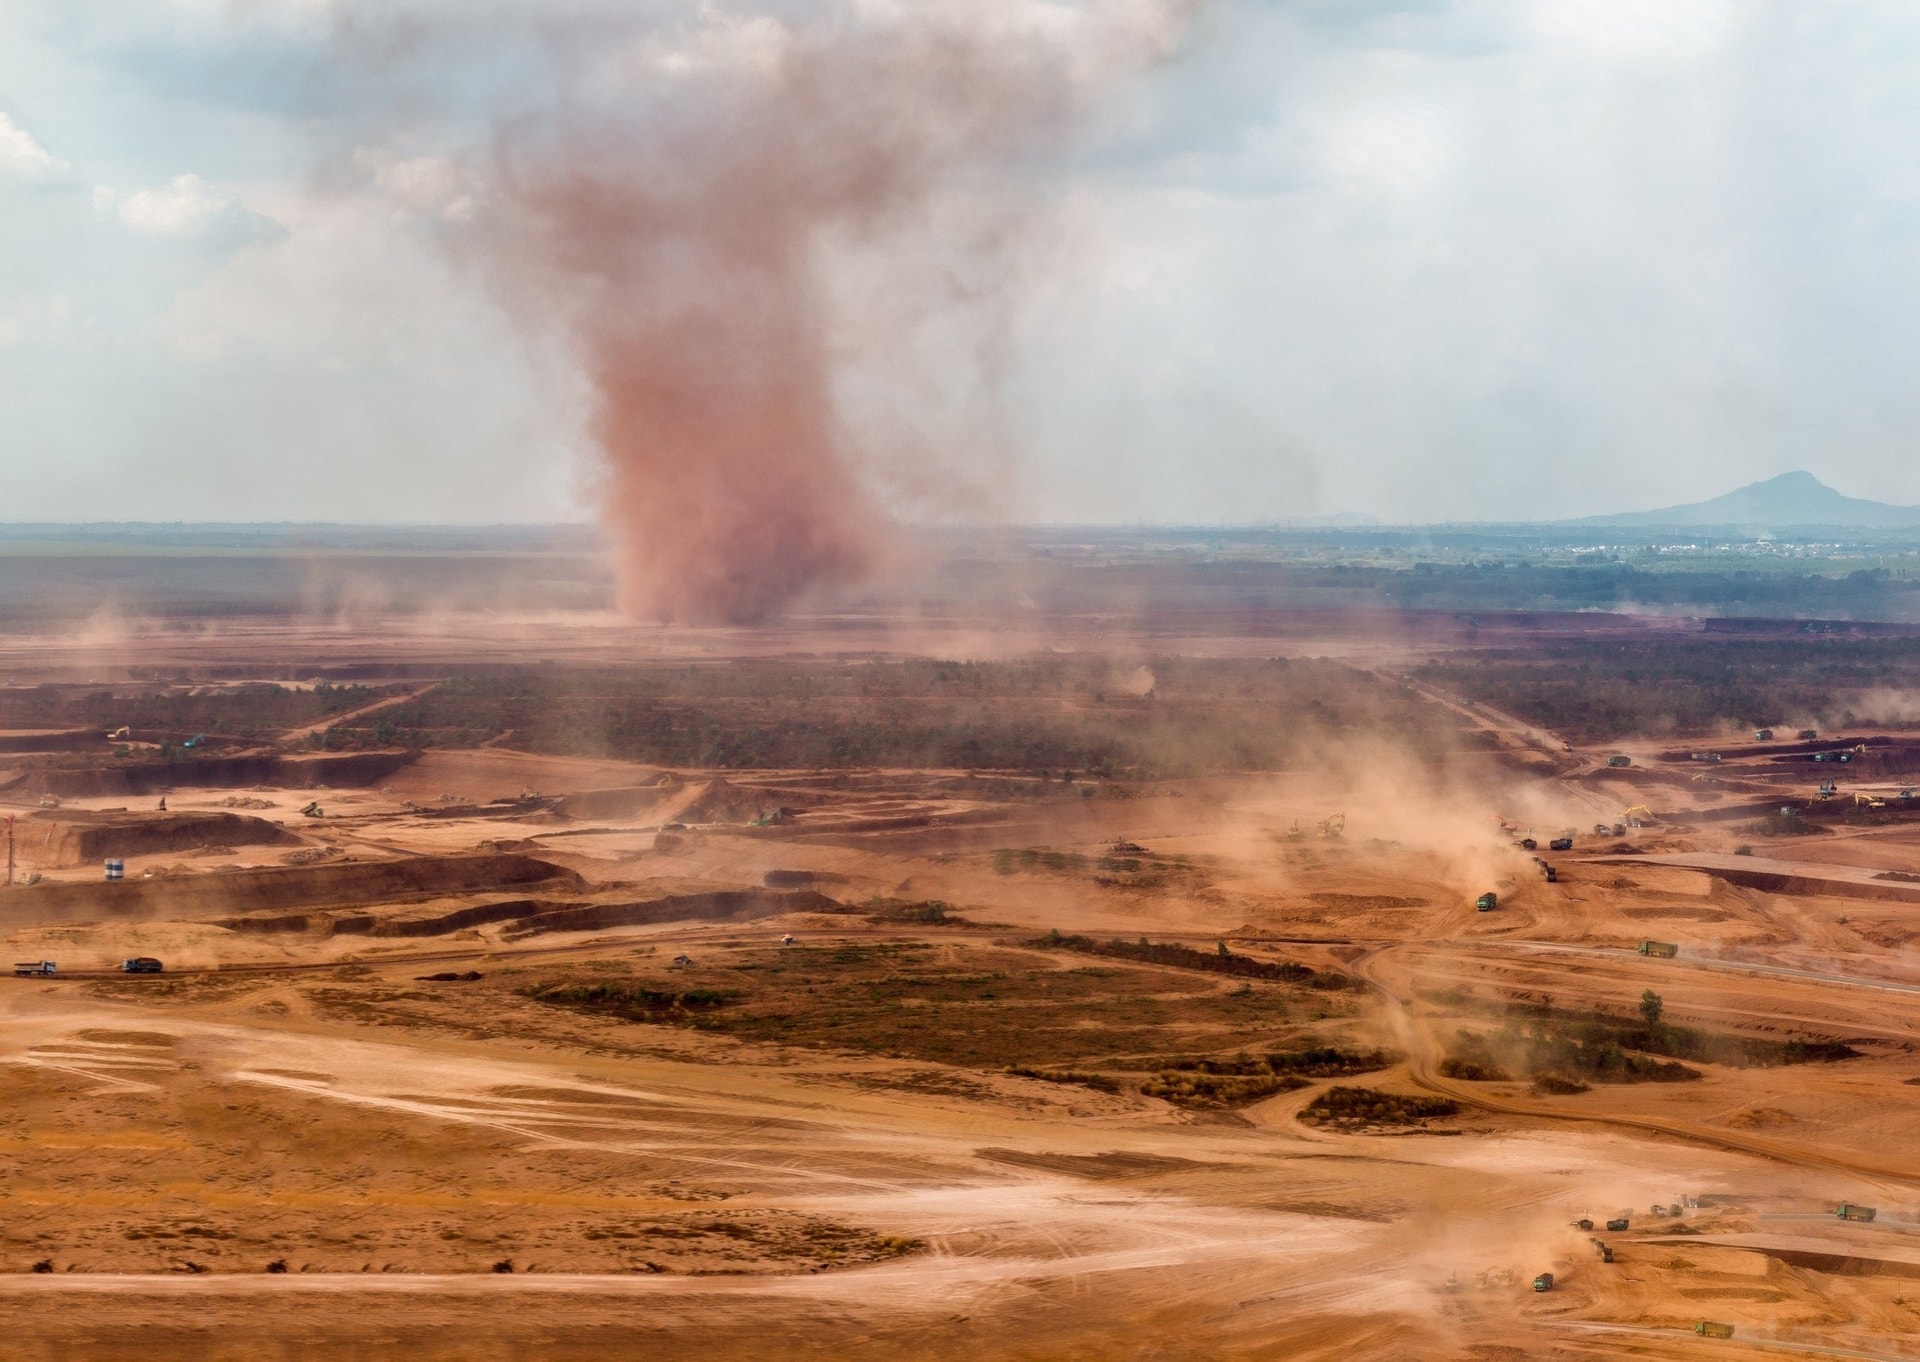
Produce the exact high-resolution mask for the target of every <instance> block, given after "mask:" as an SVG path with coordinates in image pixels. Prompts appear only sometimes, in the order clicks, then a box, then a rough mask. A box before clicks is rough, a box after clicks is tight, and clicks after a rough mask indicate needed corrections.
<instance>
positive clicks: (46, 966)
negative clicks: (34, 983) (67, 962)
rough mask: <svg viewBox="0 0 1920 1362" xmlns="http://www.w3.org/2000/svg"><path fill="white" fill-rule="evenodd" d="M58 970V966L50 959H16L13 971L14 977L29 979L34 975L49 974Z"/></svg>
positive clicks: (56, 972)
mask: <svg viewBox="0 0 1920 1362" xmlns="http://www.w3.org/2000/svg"><path fill="white" fill-rule="evenodd" d="M59 972H60V970H59V966H57V965H55V964H54V963H53V961H51V960H17V961H15V962H14V966H13V973H14V976H15V977H16V978H20V979H31V978H33V977H34V976H36V975H43V976H44V975H51V974H58V973H59Z"/></svg>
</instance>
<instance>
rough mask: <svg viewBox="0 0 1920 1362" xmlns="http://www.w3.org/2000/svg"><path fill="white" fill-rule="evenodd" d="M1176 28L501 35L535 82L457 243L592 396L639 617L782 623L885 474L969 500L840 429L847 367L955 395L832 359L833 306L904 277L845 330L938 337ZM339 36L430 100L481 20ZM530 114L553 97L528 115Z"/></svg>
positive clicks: (901, 25)
mask: <svg viewBox="0 0 1920 1362" xmlns="http://www.w3.org/2000/svg"><path fill="white" fill-rule="evenodd" d="M1192 8H1193V4H1192V3H1191V0H1120V2H1116V0H1092V3H1086V4H1078V5H1066V4H1051V3H1038V2H1037V0H1017V2H1016V3H1012V4H1005V5H986V6H981V5H974V4H970V3H956V4H948V3H925V4H914V5H893V4H888V3H879V2H878V0H841V2H840V3H829V4H821V5H811V6H806V7H786V8H780V9H769V8H767V7H764V6H762V7H759V8H756V9H751V10H750V9H744V8H743V9H738V10H722V9H720V8H718V7H715V6H711V5H700V6H697V7H696V6H693V5H676V6H670V7H666V8H665V9H662V8H660V7H650V8H636V7H633V6H625V7H620V8H618V9H612V10H607V11H604V12H595V11H592V10H587V11H580V10H565V11H549V12H546V13H542V12H540V11H539V9H538V7H535V9H533V10H530V11H526V12H524V13H521V14H520V17H518V18H515V17H514V15H515V14H516V13H518V12H516V11H512V10H509V11H505V12H499V13H495V14H493V15H491V16H489V17H490V19H491V20H492V22H494V23H495V24H496V25H500V24H501V23H503V22H504V23H505V24H507V25H509V26H511V25H514V24H518V25H520V26H521V27H523V28H524V29H525V34H524V36H525V38H526V39H527V46H528V47H530V48H532V49H533V50H537V51H539V52H541V53H542V54H544V55H543V58H542V59H543V60H544V61H545V62H547V63H549V64H550V68H551V69H550V70H549V71H548V72H547V79H546V81H545V82H544V83H541V82H533V83H523V84H521V85H516V86H515V88H514V90H513V95H512V98H511V99H503V108H502V110H501V111H500V113H499V114H498V115H497V122H496V129H495V133H494V137H493V141H492V145H491V146H490V147H489V148H487V149H486V151H485V152H484V153H483V154H479V155H477V156H476V157H474V158H472V159H474V160H475V161H476V162H477V163H479V164H484V165H486V166H487V167H488V169H487V170H486V171H485V172H484V174H485V177H486V179H487V180H488V181H489V182H490V183H489V184H488V185H487V193H486V194H485V196H484V201H483V203H484V206H483V207H482V208H481V210H480V211H479V212H478V213H477V214H476V215H475V216H474V219H473V221H472V223H471V224H470V225H469V226H468V227H467V228H466V229H465V230H462V231H460V232H458V233H455V234H454V235H453V238H452V239H453V241H454V244H455V245H456V247H457V249H458V250H459V252H460V254H461V255H462V257H463V259H465V260H467V261H469V262H473V263H477V265H478V266H479V268H480V269H481V271H482V272H483V274H484V275H485V277H486V278H487V279H488V281H489V282H490V284H491V285H493V286H494V287H495V288H496V290H497V291H498V293H499V295H500V296H501V297H502V298H503V299H504V300H506V302H507V305H508V308H509V311H510V312H511V314H512V315H513V317H514V318H515V321H516V323H517V324H518V325H519V326H521V327H522V328H523V329H524V330H527V331H528V332H529V333H530V335H531V336H533V337H538V338H553V337H557V338H558V339H559V340H560V341H561V343H562V344H563V346H564V347H565V348H566V350H567V351H568V352H569V353H570V355H571V356H572V358H573V359H574V360H575V362H577V364H578V365H579V367H580V370H581V372H582V374H583V376H584V378H585V379H586V381H587V383H588V384H589V386H590V390H591V394H592V411H591V416H590V420H589V432H590V435H591V437H592V440H593V442H594V445H595V446H596V448H597V452H598V454H599V455H600V457H601V472H602V474H603V477H602V479H601V483H600V486H599V488H598V489H597V495H598V497H599V499H600V502H601V513H602V519H603V521H604V524H605V525H606V527H607V529H608V530H609V531H610V533H611V535H612V537H613V539H614V541H615V544H616V546H617V554H618V561H619V576H620V586H621V602H622V605H623V606H624V607H625V608H626V609H627V610H629V611H630V612H632V613H633V614H635V615H638V616H642V617H650V618H659V619H669V620H679V621H686V622H723V623H751V622H753V621H756V620H761V619H765V618H767V617H769V616H772V615H776V614H778V613H779V612H781V611H782V610H783V609H785V608H787V607H788V606H790V605H791V604H792V603H794V602H795V601H796V600H797V599H798V598H800V597H801V596H802V595H803V594H804V593H805V592H806V591H807V590H808V589H809V588H811V587H814V586H816V585H835V584H846V583H850V582H854V581H858V580H860V579H861V578H862V577H863V576H864V575H865V574H867V573H869V572H870V571H871V570H872V569H873V568H874V567H875V565H876V563H877V562H878V561H879V560H880V559H881V558H882V557H883V556H884V555H885V552H886V546H887V542H888V537H889V536H888V525H889V511H890V510H891V509H892V508H891V507H889V506H888V505H887V504H886V500H885V497H884V496H883V495H882V494H881V490H880V489H878V488H877V487H876V486H875V482H876V478H875V477H874V476H873V470H874V469H875V468H877V467H884V466H885V465H886V463H887V462H888V460H889V459H892V460H893V461H894V462H895V463H896V465H899V464H904V463H907V462H912V461H921V462H924V461H926V460H929V459H933V460H940V461H944V462H946V463H947V464H949V465H950V466H951V468H952V469H955V470H958V471H959V472H960V475H961V476H962V478H964V476H965V470H966V469H967V467H968V464H969V454H970V453H971V451H969V450H966V449H951V448H947V449H941V448H926V447H923V448H917V449H887V448H875V447H874V446H875V445H876V444H884V443H885V442H886V437H885V436H882V435H878V434H877V433H876V432H874V431H870V430H866V429H863V428H862V426H861V422H860V420H859V419H858V418H856V417H852V416H850V415H849V414H848V413H847V411H846V410H845V406H846V404H845V403H844V402H843V401H842V400H841V397H840V393H839V391H838V389H839V388H840V387H841V385H842V381H843V379H844V377H845V370H846V368H847V366H848V365H849V363H850V362H851V359H852V355H851V351H852V350H855V349H857V350H859V351H860V355H861V358H862V361H863V362H864V363H865V364H866V365H867V366H869V368H877V375H878V380H879V382H880V384H881V386H883V387H889V386H892V387H897V388H898V389H899V390H900V391H902V392H905V391H908V390H911V389H914V388H925V387H927V386H928V385H929V384H931V385H932V386H934V387H936V388H937V387H938V386H939V384H940V383H941V382H942V381H943V379H948V378H949V377H950V376H948V375H943V374H938V373H936V374H931V375H929V374H924V373H917V372H915V373H909V372H903V371H902V370H903V369H904V368H906V367H910V366H912V365H913V364H915V363H916V361H914V360H911V359H907V358H905V357H904V356H905V354H906V352H907V350H908V349H910V347H908V346H905V345H896V344H894V343H893V342H894V341H896V340H897V339H898V338H897V337H893V336H888V335H872V334H867V335H855V336H854V337H853V338H852V339H849V335H850V332H853V333H858V332H859V331H860V319H857V318H856V319H853V320H851V321H850V320H849V318H848V317H847V316H845V315H843V314H844V313H845V312H846V311H847V310H848V309H847V308H846V307H845V306H844V303H845V299H844V297H842V296H840V295H842V294H844V291H845V290H844V288H840V289H836V283H842V284H844V280H845V278H846V277H848V276H849V275H859V276H864V277H867V278H869V279H871V278H872V277H873V276H874V275H875V270H874V269H873V265H874V262H875V261H876V260H878V261H885V260H887V259H888V258H889V257H890V256H892V257H898V258H899V259H902V260H906V259H909V258H910V259H911V261H912V262H913V263H912V265H911V267H910V268H908V269H907V270H905V271H904V273H905V275H906V276H907V278H906V280H905V281H904V282H903V279H902V277H901V275H902V273H903V272H902V271H899V270H896V271H892V272H891V273H889V272H888V271H887V270H886V269H884V268H882V269H880V270H879V271H878V275H879V277H881V278H884V279H886V280H887V281H888V286H889V287H890V288H891V289H892V290H893V291H895V292H899V291H902V290H903V289H908V290H911V291H912V292H913V293H914V295H915V296H914V297H912V298H909V299H906V300H905V301H904V302H903V301H902V300H901V299H900V298H898V297H889V298H886V299H884V300H874V301H873V302H872V305H871V306H867V307H863V308H859V309H854V310H856V311H859V312H861V313H862V316H863V317H866V318H871V317H874V316H886V317H890V318H893V319H895V321H894V325H895V327H896V328H897V327H898V326H899V325H901V324H902V323H901V322H900V321H899V319H901V318H910V319H912V320H911V323H910V324H911V325H912V326H914V327H919V326H922V325H925V324H929V323H930V324H933V325H935V326H937V325H938V324H939V321H940V318H939V317H938V316H937V315H933V314H935V313H936V312H937V311H938V309H939V308H940V307H941V306H942V300H943V297H945V296H946V295H945V294H944V293H943V288H944V286H945V285H946V284H948V283H950V282H951V280H950V278H948V277H947V276H949V275H950V274H952V273H953V272H955V271H957V270H959V269H960V268H961V266H962V263H963V262H961V261H960V260H959V259H958V258H957V257H961V256H966V257H969V260H968V261H966V262H964V263H966V264H971V265H978V263H979V259H978V257H981V256H986V257H992V258H996V259H1000V260H1002V261H1004V260H1006V259H1008V258H1010V257H1011V256H1012V255H1013V254H1016V253H1017V252H1018V249H1019V246H1020V235H1021V230H1022V224H1023V223H1026V222H1031V221H1032V219H1033V217H1034V214H1035V210H1036V209H1037V208H1038V207H1039V206H1040V205H1041V201H1043V200H1044V199H1045V198H1047V197H1048V196H1049V195H1051V194H1053V193H1056V192H1057V191H1058V186H1059V182H1060V179H1061V174H1060V172H1059V168H1058V166H1057V165H1054V166H1050V165H1048V164H1046V163H1045V161H1046V158H1047V157H1048V156H1049V155H1053V154H1056V153H1058V152H1060V151H1062V150H1064V149H1065V147H1066V143H1067V139H1068V138H1069V137H1070V135H1071V133H1072V132H1073V131H1074V129H1075V128H1076V127H1077V126H1079V124H1080V123H1081V121H1082V120H1083V119H1084V118H1085V117H1086V115H1088V114H1089V113H1090V112H1091V111H1092V110H1093V109H1094V108H1095V107H1097V105H1098V103H1099V101H1100V100H1101V99H1102V98H1103V97H1104V96H1106V95H1108V94H1110V93H1111V92H1112V91H1113V90H1114V89H1115V88H1116V86H1117V85H1118V84H1119V83H1120V82H1122V81H1123V80H1124V79H1125V78H1126V77H1128V76H1129V75H1131V74H1134V73H1137V72H1139V71H1140V70H1141V69H1143V68H1144V67H1146V66H1148V65H1150V64H1151V63H1152V62H1154V61H1155V60H1158V59H1161V58H1163V57H1165V56H1166V55H1167V54H1168V53H1169V52H1170V51H1171V50H1172V48H1173V46H1174V44H1175V43H1176V42H1177V41H1178V38H1179V36H1180V34H1181V32H1182V30H1183V28H1184V26H1185V21H1186V18H1187V16H1188V13H1189V11H1190V10H1191V9H1192ZM503 14H504V19H503ZM343 33H344V35H345V37H346V41H345V42H344V43H343V50H344V51H346V52H347V53H348V54H349V55H350V56H352V57H354V58H355V59H356V60H360V61H366V60H367V59H368V56H369V54H373V56H374V62H375V64H376V65H380V64H385V65H386V66H387V67H388V69H387V70H386V71H385V72H384V74H386V75H389V76H390V75H392V74H393V71H394V69H399V70H402V71H404V72H408V73H423V72H425V73H435V74H438V75H442V76H443V75H444V70H441V69H440V68H437V67H436V65H435V55H434V51H433V49H434V48H435V45H436V44H444V45H445V46H446V47H447V48H448V49H449V50H450V51H451V52H452V53H453V54H454V55H453V56H451V57H450V58H449V59H448V60H450V61H458V60H461V59H462V57H461V56H460V53H461V51H462V49H463V44H465V45H470V44H471V42H472V33H473V29H472V20H471V18H470V17H462V18H460V19H455V20H449V21H448V22H447V23H446V24H445V25H444V26H442V25H436V24H435V23H434V22H432V21H430V20H428V19H424V18H422V17H421V15H419V14H417V13H416V14H414V15H413V16H412V17H411V19H410V20H409V21H408V22H407V23H405V24H399V23H398V21H396V20H395V19H394V18H393V17H392V15H391V12H390V11H379V12H375V11H371V10H367V11H362V12H359V13H357V15H356V17H355V21H354V22H351V23H348V24H346V25H344V27H343ZM495 41H498V39H497V38H496V39H495ZM396 52H399V53H400V54H401V56H400V57H399V58H398V59H396V58H395V53H396ZM421 81H422V83H424V84H427V85H431V84H432V83H433V81H432V79H431V78H429V77H428V76H425V75H423V76H421ZM528 88H538V89H545V90H550V91H551V93H550V94H547V95H544V96H533V97H532V102H531V103H529V96H528V95H527V93H526V91H527V89H528ZM434 98H435V94H434V92H433V91H432V90H431V89H426V90H410V91H407V92H406V93H405V95H404V96H403V97H402V99H401V102H403V103H406V104H409V105H410V106H412V107H414V108H415V110H416V112H417V111H418V108H419V106H420V105H421V104H422V103H423V102H424V103H425V104H427V105H429V106H430V105H431V104H432V102H433V99H434ZM955 197H958V198H962V199H965V200H966V201H967V202H968V203H969V204H970V205H971V206H972V209H973V210H974V216H973V217H972V218H971V219H970V221H971V222H972V224H973V226H972V229H971V230H969V231H968V232H967V233H965V239H964V240H959V241H949V242H943V241H939V240H937V239H936V240H934V242H933V245H932V248H931V249H930V248H929V241H928V238H929V236H930V235H931V236H933V237H935V238H937V237H938V230H937V229H936V228H935V227H934V226H933V225H932V223H933V220H934V219H935V218H937V217H938V216H939V210H940V207H941V205H942V204H943V203H946V202H947V201H949V200H951V199H953V198H955ZM983 223H984V224H985V225H982V224H983ZM916 273H917V275H918V278H917V279H916V278H914V276H915V274H916ZM973 273H974V274H977V273H978V271H973ZM1011 273H1012V272H1011V271H1000V272H998V273H997V274H996V272H995V271H993V270H992V269H991V268H989V269H988V270H987V271H986V277H988V278H989V279H997V280H998V283H997V284H994V285H991V286H990V291H992V290H998V291H1002V292H1004V293H1010V292H1012V291H1013V290H1014V286H1013V285H1011V284H1010V283H1009V282H1007V281H1008V280H1009V278H1010V277H1011ZM981 301H982V300H980V299H978V298H974V299H972V300H971V302H972V304H973V305H974V306H979V305H981ZM1013 301H1014V300H1013V299H1012V298H1011V297H1008V296H1002V297H997V298H989V299H986V300H985V303H984V305H985V306H986V307H988V308H989V309H994V308H998V309H1001V310H1004V309H1005V308H1007V307H1010V306H1011V305H1012V303H1013ZM869 329H871V328H869ZM889 366H893V370H894V371H893V372H889ZM866 377H867V379H868V381H869V382H871V381H872V379H873V377H874V376H873V375H872V374H869V375H867V376H866ZM951 377H952V378H958V377H959V376H958V375H955V376H951ZM895 380H897V382H895ZM923 474H924V470H914V471H913V472H911V473H907V474H906V476H905V477H903V478H902V481H903V482H916V481H917V482H921V483H925V482H926V481H928V480H927V479H925V478H924V476H923ZM880 481H884V479H880Z"/></svg>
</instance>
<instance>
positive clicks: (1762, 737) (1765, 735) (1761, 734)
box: [1753, 728, 1773, 742]
mask: <svg viewBox="0 0 1920 1362" xmlns="http://www.w3.org/2000/svg"><path fill="white" fill-rule="evenodd" d="M1753 740H1754V741H1755V742H1772V741H1773V730H1772V729H1771V728H1756V729H1754V730H1753Z"/></svg>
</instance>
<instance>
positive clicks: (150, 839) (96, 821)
mask: <svg viewBox="0 0 1920 1362" xmlns="http://www.w3.org/2000/svg"><path fill="white" fill-rule="evenodd" d="M19 836H20V837H21V839H22V841H23V844H25V845H28V846H33V847H37V848H39V850H40V863H41V864H44V865H80V864H82V863H84V862H86V861H92V860H100V859H103V858H105V857H109V856H117V857H123V858H124V857H129V856H151V855H156V854H159V853H164V852H169V851H192V850H195V849H197V848H200V847H244V846H296V845H298V844H299V842H300V838H299V837H298V836H297V835H296V834H294V833H291V832H289V831H287V830H286V829H285V828H283V827H281V826H280V825H279V824H278V823H270V822H268V821H267V820H266V819H264V818H254V817H251V816H248V815H245V814H237V813H152V814H144V813H143V814H127V813H96V812H89V811H86V810H73V811H70V812H64V811H63V812H61V813H39V814H35V815H33V816H32V817H30V818H28V819H26V820H24V822H23V824H22V826H21V828H20V831H19Z"/></svg>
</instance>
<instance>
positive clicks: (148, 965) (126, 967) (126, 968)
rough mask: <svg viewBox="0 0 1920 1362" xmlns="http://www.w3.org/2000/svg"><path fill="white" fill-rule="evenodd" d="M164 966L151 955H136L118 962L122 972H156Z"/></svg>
mask: <svg viewBox="0 0 1920 1362" xmlns="http://www.w3.org/2000/svg"><path fill="white" fill-rule="evenodd" d="M164 968H165V966H163V965H162V964H161V963H160V962H159V961H158V960H155V959H154V958H153V957H152V956H151V955H136V956H134V957H133V958H132V959H131V960H122V961H121V962H120V972H121V973H122V974H158V973H160V972H161V970H162V969H164Z"/></svg>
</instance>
